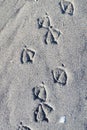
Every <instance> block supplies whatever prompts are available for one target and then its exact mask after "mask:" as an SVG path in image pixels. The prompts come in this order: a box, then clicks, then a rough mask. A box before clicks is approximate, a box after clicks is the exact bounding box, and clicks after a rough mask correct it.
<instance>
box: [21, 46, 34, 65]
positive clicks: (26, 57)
mask: <svg viewBox="0 0 87 130" xmlns="http://www.w3.org/2000/svg"><path fill="white" fill-rule="evenodd" d="M34 56H35V51H34V50H31V49H28V48H27V47H26V46H25V48H24V49H23V51H22V53H21V63H22V64H24V63H33V60H34Z"/></svg>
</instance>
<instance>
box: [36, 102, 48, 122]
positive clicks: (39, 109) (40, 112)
mask: <svg viewBox="0 0 87 130" xmlns="http://www.w3.org/2000/svg"><path fill="white" fill-rule="evenodd" d="M34 116H35V121H36V122H41V121H46V122H48V118H47V117H46V114H45V112H44V110H43V107H42V105H41V104H39V105H38V107H37V109H36V110H35V112H34Z"/></svg>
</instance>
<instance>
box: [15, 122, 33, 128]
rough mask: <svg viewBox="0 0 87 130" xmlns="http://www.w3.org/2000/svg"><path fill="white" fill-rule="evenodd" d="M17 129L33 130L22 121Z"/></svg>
mask: <svg viewBox="0 0 87 130" xmlns="http://www.w3.org/2000/svg"><path fill="white" fill-rule="evenodd" d="M17 130H31V129H30V128H29V127H27V126H23V124H22V122H20V125H19V127H18V129H17Z"/></svg>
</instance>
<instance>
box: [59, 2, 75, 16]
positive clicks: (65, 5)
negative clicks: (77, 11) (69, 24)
mask: <svg viewBox="0 0 87 130" xmlns="http://www.w3.org/2000/svg"><path fill="white" fill-rule="evenodd" d="M59 5H60V8H61V11H62V13H63V14H65V13H67V14H69V15H73V13H74V6H73V4H72V3H71V2H69V1H65V0H61V2H60V3H59Z"/></svg>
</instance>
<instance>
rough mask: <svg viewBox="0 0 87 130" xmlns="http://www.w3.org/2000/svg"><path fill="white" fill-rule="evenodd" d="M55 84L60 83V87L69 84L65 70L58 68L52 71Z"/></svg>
mask: <svg viewBox="0 0 87 130" xmlns="http://www.w3.org/2000/svg"><path fill="white" fill-rule="evenodd" d="M52 75H53V80H54V83H59V84H60V85H66V83H67V74H66V72H65V71H64V70H63V69H60V68H56V69H55V70H52Z"/></svg>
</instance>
